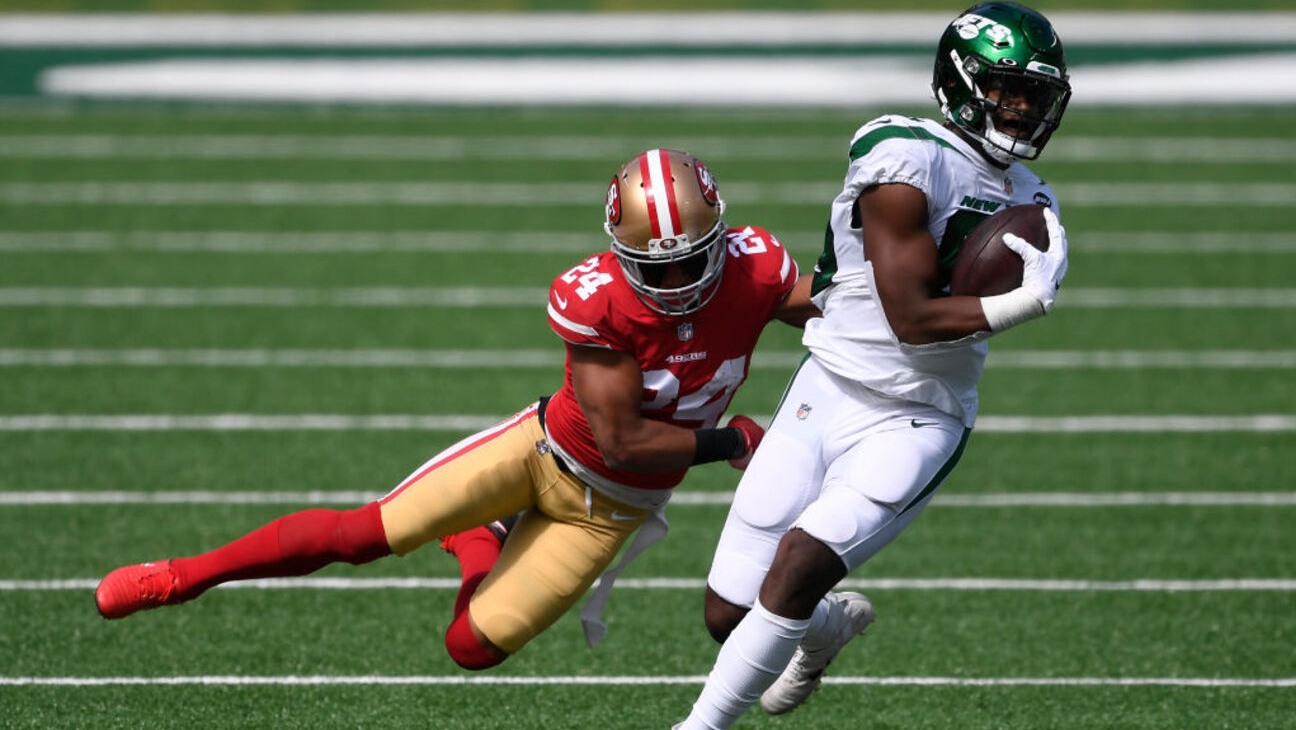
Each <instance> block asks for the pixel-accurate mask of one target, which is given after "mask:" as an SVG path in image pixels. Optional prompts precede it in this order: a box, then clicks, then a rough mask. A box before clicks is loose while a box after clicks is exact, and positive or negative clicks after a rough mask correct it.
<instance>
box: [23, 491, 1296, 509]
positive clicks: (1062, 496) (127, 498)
mask: <svg viewBox="0 0 1296 730" xmlns="http://www.w3.org/2000/svg"><path fill="white" fill-rule="evenodd" d="M381 496H382V493H380V492H361V491H354V490H352V491H345V490H343V491H319V490H316V491H303V492H291V491H258V492H246V491H242V492H221V491H212V490H184V491H174V490H164V491H157V492H146V491H123V490H116V491H113V490H109V491H71V490H43V491H0V506H8V507H23V506H32V505H69V506H70V505H87V504H89V505H94V504H363V503H365V502H369V501H372V500H375V499H378V498H379V497H381ZM732 501H733V492H690V491H678V492H676V493H675V494H674V496H672V497H671V502H670V503H671V504H672V505H675V506H678V507H696V506H706V505H727V504H730V503H731V502H732ZM934 506H936V507H1144V506H1191V507H1200V506H1208V507H1252V506H1264V507H1279V506H1282V507H1290V506H1296V492H1023V493H1011V492H1009V493H1002V494H938V495H936V498H935V501H934Z"/></svg>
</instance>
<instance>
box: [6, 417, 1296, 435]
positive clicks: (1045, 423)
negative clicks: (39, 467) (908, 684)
mask: <svg viewBox="0 0 1296 730" xmlns="http://www.w3.org/2000/svg"><path fill="white" fill-rule="evenodd" d="M755 417H756V418H757V419H760V420H762V421H765V422H768V421H769V418H770V417H769V416H768V415H756V416H755ZM504 418H505V416H504V415H494V416H493V415H481V414H457V415H452V414H442V415H427V416H419V415H409V414H379V415H368V416H359V415H347V414H328V413H315V414H296V415H260V414H251V413H218V414H207V415H159V414H119V415H92V414H30V415H22V416H13V415H10V416H0V431H452V432H462V431H478V430H481V429H484V428H488V427H490V426H493V425H495V424H497V423H499V422H500V421H502V420H503V419H504ZM976 430H977V432H978V433H1032V434H1045V433H1161V434H1164V433H1279V432H1281V433H1286V432H1289V431H1296V415H1285V414H1265V415H1247V416H1054V417H1045V416H981V417H980V418H979V419H978V420H977V424H976Z"/></svg>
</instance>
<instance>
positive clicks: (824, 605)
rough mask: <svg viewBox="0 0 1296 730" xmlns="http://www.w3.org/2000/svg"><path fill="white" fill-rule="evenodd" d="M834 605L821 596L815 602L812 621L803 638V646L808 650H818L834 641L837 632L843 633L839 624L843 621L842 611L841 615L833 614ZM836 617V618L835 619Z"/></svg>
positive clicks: (811, 616)
mask: <svg viewBox="0 0 1296 730" xmlns="http://www.w3.org/2000/svg"><path fill="white" fill-rule="evenodd" d="M833 605H834V604H832V603H830V602H829V601H828V600H827V599H825V598H820V599H819V602H818V603H816V604H815V607H814V613H812V614H810V621H809V623H808V624H807V625H806V632H805V636H804V637H802V639H801V648H802V649H805V650H806V651H818V650H820V649H823V648H824V647H826V646H828V645H829V644H831V643H833V641H834V640H835V639H836V638H837V634H839V633H841V630H840V627H839V625H838V624H840V623H841V621H840V619H841V616H840V614H841V611H840V609H839V610H838V611H837V613H838V614H839V615H837V616H834V615H833ZM834 619H835V620H834Z"/></svg>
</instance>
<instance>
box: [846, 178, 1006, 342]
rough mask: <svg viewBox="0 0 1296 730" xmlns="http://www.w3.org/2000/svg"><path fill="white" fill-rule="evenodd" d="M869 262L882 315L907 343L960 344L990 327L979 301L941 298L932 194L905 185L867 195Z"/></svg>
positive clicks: (862, 209) (863, 212)
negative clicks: (930, 216)
mask: <svg viewBox="0 0 1296 730" xmlns="http://www.w3.org/2000/svg"><path fill="white" fill-rule="evenodd" d="M856 205H858V206H859V214H860V222H861V225H862V227H863V233H864V254H865V258H866V259H867V260H868V261H869V262H870V263H872V265H873V278H874V283H875V284H876V287H877V294H878V298H879V299H880V301H881V302H882V311H883V312H884V314H885V315H886V318H887V322H888V323H889V324H890V325H891V331H892V332H893V333H895V336H896V339H898V340H900V342H902V343H904V344H907V345H926V344H930V343H933V342H949V341H953V340H959V339H962V338H964V337H967V336H969V335H972V334H975V333H977V332H985V331H987V330H989V329H990V325H989V323H988V322H986V318H985V314H984V313H983V312H982V310H981V300H980V298H979V297H968V296H958V297H945V296H938V295H939V294H940V289H941V284H940V265H939V260H938V258H937V246H936V242H935V241H934V240H933V239H932V237H931V233H930V232H929V231H928V230H927V196H926V195H924V194H923V193H922V191H920V190H918V189H917V188H915V187H911V186H909V185H904V184H901V183H890V184H886V185H878V186H876V187H873V188H870V189H868V190H866V191H864V193H863V194H861V195H860V197H859V201H858V202H857V203H856Z"/></svg>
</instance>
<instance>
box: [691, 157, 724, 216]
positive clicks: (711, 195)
mask: <svg viewBox="0 0 1296 730" xmlns="http://www.w3.org/2000/svg"><path fill="white" fill-rule="evenodd" d="M693 162H694V165H693V172H695V173H697V181H698V187H699V188H701V189H702V197H703V198H704V199H705V200H706V202H707V205H715V204H716V203H717V202H718V201H719V200H720V191H719V189H717V188H716V181H715V178H714V177H711V171H710V170H708V169H707V166H706V165H703V164H702V161H701V160H694V161H693Z"/></svg>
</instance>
